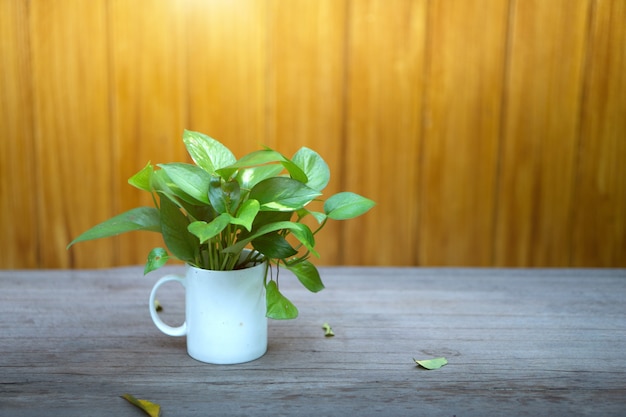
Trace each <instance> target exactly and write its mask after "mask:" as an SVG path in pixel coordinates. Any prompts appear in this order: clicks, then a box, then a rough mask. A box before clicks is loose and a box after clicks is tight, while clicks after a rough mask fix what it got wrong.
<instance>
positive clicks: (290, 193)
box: [250, 177, 321, 211]
mask: <svg viewBox="0 0 626 417" xmlns="http://www.w3.org/2000/svg"><path fill="white" fill-rule="evenodd" d="M320 195H321V194H320V193H319V192H318V191H316V190H314V189H312V188H310V187H307V186H306V185H305V184H303V183H301V182H300V181H297V180H294V179H293V178H287V177H275V178H269V179H267V180H263V181H261V182H260V183H258V184H257V185H255V186H254V188H252V190H251V191H250V198H254V199H255V200H258V201H259V203H260V204H261V210H268V211H293V210H297V209H300V208H302V207H304V206H306V205H307V204H308V203H310V202H311V201H313V199H315V198H316V197H318V196H320Z"/></svg>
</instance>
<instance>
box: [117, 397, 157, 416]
mask: <svg viewBox="0 0 626 417" xmlns="http://www.w3.org/2000/svg"><path fill="white" fill-rule="evenodd" d="M122 398H124V399H125V400H126V401H128V402H129V403H131V404H132V405H134V406H135V407H138V408H140V409H142V410H143V411H144V412H145V413H146V414H147V415H149V416H150V417H159V416H160V415H161V406H160V405H159V404H155V403H152V402H150V401H147V400H139V399H137V398H135V397H133V396H132V395H130V394H124V395H122Z"/></svg>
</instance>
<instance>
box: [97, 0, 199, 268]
mask: <svg viewBox="0 0 626 417" xmlns="http://www.w3.org/2000/svg"><path fill="white" fill-rule="evenodd" d="M181 6H182V3H181V2H178V1H156V2H153V1H149V0H142V1H140V2H132V3H130V2H127V1H123V0H120V1H112V2H111V3H110V5H109V13H110V16H109V24H110V32H111V44H110V49H111V51H110V55H111V58H110V60H111V63H112V66H111V74H110V76H111V80H112V95H111V96H112V110H111V111H112V125H113V136H112V140H111V141H110V142H111V146H112V150H113V157H114V165H113V168H114V171H113V174H114V175H113V177H112V180H113V184H112V185H113V193H112V197H113V199H114V201H115V207H116V212H117V213H121V212H123V211H126V210H129V209H131V208H133V207H137V206H140V205H144V206H152V205H153V202H152V197H151V196H150V195H149V194H148V193H146V192H143V191H140V190H137V189H135V188H133V187H131V186H129V185H128V184H127V179H128V178H129V177H131V176H132V175H133V174H135V173H136V172H138V171H139V170H140V169H141V168H143V167H144V166H145V165H146V164H147V163H148V162H149V161H150V162H152V163H153V164H159V163H164V162H173V161H180V162H183V161H188V159H187V158H188V157H187V153H186V151H185V148H184V144H183V143H182V133H183V130H184V129H185V127H186V124H187V120H186V117H187V102H186V95H185V94H184V88H185V87H186V72H185V70H186V66H185V62H186V61H185V58H186V55H185V51H186V49H185V36H184V34H185V32H184V27H185V20H184V13H183V11H182V9H181ZM115 244H116V247H117V248H118V250H119V253H118V257H119V261H118V262H119V263H121V264H128V263H131V264H132V263H139V262H141V261H143V260H145V259H146V256H147V254H148V252H149V251H150V250H151V249H152V248H153V247H156V246H163V241H162V238H161V236H160V235H158V234H156V233H134V234H129V235H124V236H120V237H119V238H115Z"/></svg>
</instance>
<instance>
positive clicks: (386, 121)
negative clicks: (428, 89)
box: [343, 0, 426, 265]
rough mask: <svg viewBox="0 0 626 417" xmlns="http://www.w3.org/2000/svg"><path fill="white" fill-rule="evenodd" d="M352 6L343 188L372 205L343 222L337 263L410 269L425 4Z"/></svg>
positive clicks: (414, 252) (414, 228) (414, 243)
mask: <svg viewBox="0 0 626 417" xmlns="http://www.w3.org/2000/svg"><path fill="white" fill-rule="evenodd" d="M350 4H351V8H350V28H349V30H350V32H349V44H348V45H349V48H350V51H349V61H348V80H347V83H348V84H347V89H348V90H347V94H348V113H347V115H346V123H347V137H346V141H347V142H346V152H347V153H346V175H345V184H344V185H345V188H346V189H348V190H351V191H355V192H357V193H359V194H364V195H366V196H368V197H370V198H372V199H374V200H375V201H376V202H377V206H376V207H375V208H374V209H373V210H372V211H370V212H369V213H368V214H367V215H366V216H364V217H361V218H358V219H355V220H350V221H349V222H347V223H346V224H345V242H344V245H345V252H344V257H343V263H344V264H351V265H354V264H361V265H392V264H396V265H408V264H414V263H415V262H416V260H417V249H416V246H417V215H418V209H419V205H420V201H419V200H418V197H419V190H418V188H417V184H418V165H419V163H420V158H419V147H420V146H419V145H420V130H421V117H420V115H421V111H422V97H423V88H424V83H425V80H424V79H423V78H422V77H423V65H424V44H425V38H424V36H425V24H426V2H425V1H383V0H371V1H355V2H351V3H350Z"/></svg>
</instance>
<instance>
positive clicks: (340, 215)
mask: <svg viewBox="0 0 626 417" xmlns="http://www.w3.org/2000/svg"><path fill="white" fill-rule="evenodd" d="M374 205H375V203H374V202H373V201H372V200H370V199H369V198H365V197H362V196H360V195H358V194H355V193H351V192H343V193H337V194H335V195H333V196H332V197H330V198H329V199H328V200H326V203H324V212H325V213H326V215H327V216H328V217H329V218H331V219H333V220H348V219H352V218H354V217H358V216H360V215H362V214H364V213H366V212H367V211H369V209H371V208H372V207H374Z"/></svg>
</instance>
